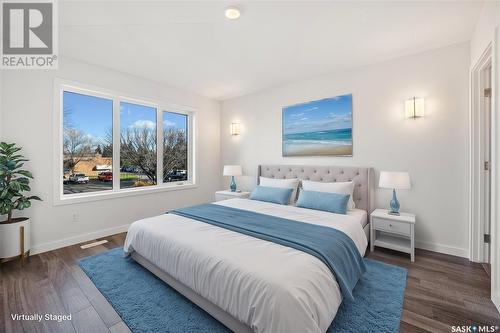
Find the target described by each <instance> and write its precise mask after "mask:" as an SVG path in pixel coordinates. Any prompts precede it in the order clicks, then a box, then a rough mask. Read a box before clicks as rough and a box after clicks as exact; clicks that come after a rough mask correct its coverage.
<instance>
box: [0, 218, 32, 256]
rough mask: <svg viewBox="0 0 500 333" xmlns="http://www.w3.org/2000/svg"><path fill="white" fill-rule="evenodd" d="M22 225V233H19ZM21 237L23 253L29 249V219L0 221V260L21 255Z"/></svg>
mask: <svg viewBox="0 0 500 333" xmlns="http://www.w3.org/2000/svg"><path fill="white" fill-rule="evenodd" d="M22 227H24V235H21V230H22ZM21 239H24V253H27V252H29V250H30V246H31V244H30V219H26V220H23V221H16V222H13V223H0V260H2V259H11V258H13V257H16V256H19V255H21V251H22V246H21Z"/></svg>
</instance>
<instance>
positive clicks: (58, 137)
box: [52, 79, 197, 205]
mask: <svg viewBox="0 0 500 333" xmlns="http://www.w3.org/2000/svg"><path fill="white" fill-rule="evenodd" d="M64 91H69V92H73V93H77V94H83V95H89V96H94V97H99V98H105V99H108V100H112V101H113V183H112V184H113V186H112V189H110V190H102V191H96V192H86V193H75V194H64V185H63V181H62V175H63V172H64V170H63V169H64V167H63V158H64V157H63V126H64V124H63V93H64ZM120 102H126V103H133V104H139V105H144V106H149V107H154V108H156V130H157V133H156V140H157V143H156V154H157V170H156V172H157V177H156V178H157V184H156V185H151V186H146V187H137V188H124V189H120V172H121V171H120ZM163 112H173V113H179V114H184V115H187V116H188V133H187V134H188V170H187V172H188V180H187V181H183V182H171V183H164V182H163V148H164V147H163ZM53 120H54V121H53V128H54V130H53V146H54V158H53V161H54V164H53V170H54V173H53V180H52V183H53V186H54V190H53V193H54V205H64V204H73V203H79V202H90V201H97V200H102V199H113V198H119V197H125V196H136V195H144V194H150V193H156V192H164V191H178V190H186V189H192V188H196V187H197V185H196V168H195V160H196V155H195V153H196V150H195V146H196V129H195V126H196V110H195V109H194V108H191V107H188V106H181V105H176V104H172V103H168V102H158V101H152V100H151V99H144V98H137V97H134V96H131V95H130V94H124V93H121V92H117V91H112V90H109V89H104V88H99V87H93V86H90V85H86V84H81V83H75V82H71V81H66V80H61V79H56V80H55V84H54V115H53Z"/></svg>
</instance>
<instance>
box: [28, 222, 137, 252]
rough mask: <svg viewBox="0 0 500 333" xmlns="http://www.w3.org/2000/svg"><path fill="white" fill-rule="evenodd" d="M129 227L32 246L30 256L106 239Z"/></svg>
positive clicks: (126, 225)
mask: <svg viewBox="0 0 500 333" xmlns="http://www.w3.org/2000/svg"><path fill="white" fill-rule="evenodd" d="M129 226H130V224H124V225H120V226H118V227H113V228H108V229H103V230H98V231H94V232H90V233H87V234H83V235H78V236H73V237H68V238H63V239H59V240H56V241H53V242H48V243H43V244H38V245H33V246H32V247H31V254H38V253H43V252H47V251H52V250H56V249H60V248H62V247H66V246H70V245H75V244H78V243H82V242H88V241H90V240H94V239H96V238H101V237H107V236H111V235H115V234H119V233H121V232H125V231H127V230H128V227H129Z"/></svg>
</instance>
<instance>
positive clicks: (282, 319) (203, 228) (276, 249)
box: [124, 165, 373, 333]
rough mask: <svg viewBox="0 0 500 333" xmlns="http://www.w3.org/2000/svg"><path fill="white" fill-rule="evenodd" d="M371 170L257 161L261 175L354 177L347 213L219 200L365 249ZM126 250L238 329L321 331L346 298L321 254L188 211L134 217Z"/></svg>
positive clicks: (329, 179)
mask: <svg viewBox="0 0 500 333" xmlns="http://www.w3.org/2000/svg"><path fill="white" fill-rule="evenodd" d="M371 174H372V170H371V169H370V168H354V167H332V166H317V167H315V166H288V165H261V166H259V169H258V175H259V176H264V177H268V178H281V179H283V178H299V179H306V180H313V181H323V182H332V181H349V180H352V181H354V182H355V190H354V195H353V199H354V201H355V204H356V209H355V210H352V211H349V213H348V214H347V215H338V214H332V213H328V212H322V211H314V210H310V209H304V208H298V207H293V206H286V205H277V204H272V203H268V202H260V201H254V200H247V199H231V200H225V201H221V202H217V203H216V204H217V205H221V206H224V207H228V208H231V209H238V210H243V211H248V212H257V213H260V214H265V215H266V216H274V217H276V218H285V219H290V220H295V221H299V222H304V223H308V224H313V225H319V226H324V227H329V228H332V229H337V230H340V231H342V232H343V233H345V234H346V235H348V236H349V237H350V238H351V239H352V240H353V242H354V244H355V246H356V248H357V251H359V253H360V254H361V255H364V253H365V251H366V247H367V245H368V243H367V236H366V235H367V234H366V233H365V232H366V230H367V229H368V230H369V224H368V223H367V222H368V219H367V216H369V213H370V212H371V211H372V208H371V207H372V204H371V200H372V198H373V196H372V176H371ZM124 250H125V252H126V253H127V254H130V255H131V257H132V258H133V259H134V260H135V261H137V262H138V263H139V264H141V265H142V266H144V267H145V268H147V269H148V270H150V271H151V272H152V273H153V274H155V275H156V276H158V277H159V278H160V279H162V280H163V281H165V282H166V283H167V284H169V285H170V286H171V287H173V288H174V289H176V290H177V291H178V292H180V293H181V294H183V295H184V296H185V297H187V298H188V299H190V300H191V301H193V302H194V303H195V304H197V305H198V306H200V307H201V308H203V309H204V310H205V311H207V312H208V313H210V314H211V315H212V316H213V317H214V318H216V319H217V320H219V321H220V322H222V323H223V324H224V325H226V326H227V327H228V328H229V329H231V330H232V331H235V332H259V333H260V332H298V331H300V332H315V333H316V332H317V333H323V332H325V331H326V329H327V328H328V327H329V326H330V324H331V322H332V320H333V318H334V317H335V314H336V312H337V310H338V307H339V306H340V304H341V302H342V294H341V292H340V288H339V283H338V282H337V279H336V278H335V276H334V274H333V273H332V272H331V271H330V270H329V269H328V268H327V266H325V264H324V263H323V262H321V261H320V260H318V259H317V258H316V257H314V256H311V255H310V254H307V253H304V252H302V251H299V250H297V249H293V248H290V247H286V246H283V245H280V244H276V243H273V242H269V241H266V240H262V239H258V238H254V237H251V236H249V235H245V234H241V233H238V232H234V231H231V230H227V229H224V228H220V227H217V226H214V225H210V224H205V223H200V222H199V221H195V220H192V219H190V218H187V217H183V216H178V215H173V214H165V215H161V216H156V217H153V218H149V219H144V220H140V221H137V222H134V223H133V224H132V225H131V227H130V229H129V232H128V234H127V239H126V241H125V245H124Z"/></svg>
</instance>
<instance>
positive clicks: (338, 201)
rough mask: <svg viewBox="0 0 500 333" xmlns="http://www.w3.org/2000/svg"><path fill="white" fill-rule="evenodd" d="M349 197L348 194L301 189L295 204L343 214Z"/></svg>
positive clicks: (345, 211)
mask: <svg viewBox="0 0 500 333" xmlns="http://www.w3.org/2000/svg"><path fill="white" fill-rule="evenodd" d="M349 197H350V195H349V194H340V193H327V192H316V191H304V190H301V191H300V194H299V200H297V204H296V206H297V207H302V208H309V209H315V210H323V211H326V212H330V213H336V214H344V215H345V214H346V213H347V203H348V202H349Z"/></svg>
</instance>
